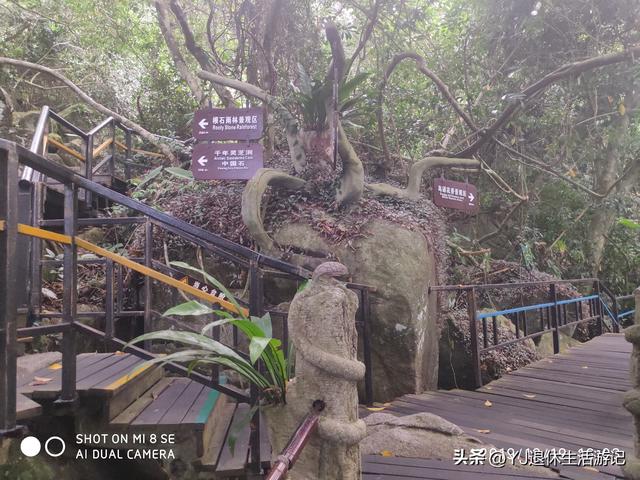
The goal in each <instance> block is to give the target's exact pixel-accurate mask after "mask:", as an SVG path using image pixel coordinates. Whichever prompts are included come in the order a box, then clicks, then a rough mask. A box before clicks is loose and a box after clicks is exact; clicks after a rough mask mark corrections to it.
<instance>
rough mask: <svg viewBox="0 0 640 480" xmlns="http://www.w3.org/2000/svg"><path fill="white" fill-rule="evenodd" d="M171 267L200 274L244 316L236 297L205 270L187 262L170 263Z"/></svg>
mask: <svg viewBox="0 0 640 480" xmlns="http://www.w3.org/2000/svg"><path fill="white" fill-rule="evenodd" d="M169 264H170V265H172V266H174V267H180V268H184V269H186V270H191V271H192V272H198V273H199V274H200V275H202V276H203V277H204V279H205V281H206V282H209V283H211V284H213V285H214V286H215V287H216V288H217V289H218V290H220V291H221V292H222V293H224V295H225V297H227V300H229V301H230V302H231V303H232V304H233V306H234V307H236V310H237V311H238V313H240V315H242V313H241V312H242V307H240V305H239V304H238V302H237V301H236V299H235V297H234V296H233V295H232V294H231V292H229V290H227V287H225V286H224V285H223V284H222V283H220V282H219V281H218V280H217V279H216V278H214V277H212V276H211V275H209V274H208V273H207V272H205V271H204V270H202V269H200V268H197V267H192V266H191V265H189V264H188V263H185V262H177V261H175V262H169ZM242 317H243V318H246V317H245V316H244V315H242Z"/></svg>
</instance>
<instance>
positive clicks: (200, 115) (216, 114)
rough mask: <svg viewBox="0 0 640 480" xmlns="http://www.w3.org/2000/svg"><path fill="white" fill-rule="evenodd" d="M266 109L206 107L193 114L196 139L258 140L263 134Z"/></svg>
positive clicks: (194, 136)
mask: <svg viewBox="0 0 640 480" xmlns="http://www.w3.org/2000/svg"><path fill="white" fill-rule="evenodd" d="M263 116H264V110H263V109H262V108H260V107H252V108H204V109H202V110H198V111H197V112H196V113H195V114H194V116H193V125H192V127H193V138H195V139H196V140H256V139H258V138H260V137H261V136H262V127H263V125H262V124H263Z"/></svg>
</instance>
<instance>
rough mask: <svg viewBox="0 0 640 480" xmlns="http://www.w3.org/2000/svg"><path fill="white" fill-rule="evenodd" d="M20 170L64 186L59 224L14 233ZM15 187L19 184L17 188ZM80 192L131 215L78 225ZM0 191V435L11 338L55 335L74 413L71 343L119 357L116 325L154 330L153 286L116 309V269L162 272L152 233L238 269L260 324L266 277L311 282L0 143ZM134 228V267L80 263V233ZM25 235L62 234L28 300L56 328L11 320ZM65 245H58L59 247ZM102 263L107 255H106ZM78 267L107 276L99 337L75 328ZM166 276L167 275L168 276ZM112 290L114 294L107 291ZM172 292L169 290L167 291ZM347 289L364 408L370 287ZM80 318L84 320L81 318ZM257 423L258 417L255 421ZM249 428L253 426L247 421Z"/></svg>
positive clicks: (212, 381)
mask: <svg viewBox="0 0 640 480" xmlns="http://www.w3.org/2000/svg"><path fill="white" fill-rule="evenodd" d="M19 165H23V166H24V167H25V168H24V170H23V171H25V170H26V169H30V170H31V171H32V172H33V173H37V174H38V175H43V176H46V177H48V178H52V179H55V180H56V181H58V182H60V183H61V184H63V185H64V216H63V218H60V219H54V220H43V219H42V218H41V216H40V217H32V219H33V221H34V225H33V227H36V228H32V227H24V226H23V227H19V225H20V221H19V218H18V214H19V210H20V209H19V208H18V193H19V192H18V182H17V178H18V171H19ZM21 183H22V184H24V183H26V182H25V181H24V180H22V181H21ZM79 189H85V191H86V192H88V193H90V194H92V195H95V196H96V197H102V198H104V199H106V200H108V201H109V202H111V203H113V204H119V205H120V206H122V207H126V209H128V211H129V212H131V213H133V215H131V214H130V216H128V217H123V218H110V219H78V190H79ZM0 191H2V198H1V199H0V222H1V225H2V228H1V229H0V230H2V231H0V272H1V274H2V277H1V278H2V283H0V309H1V310H0V314H1V315H2V317H1V318H0V342H1V346H2V352H1V354H0V430H2V431H6V432H9V431H11V430H13V429H15V428H16V418H15V392H16V385H15V382H16V341H17V339H18V337H35V336H38V335H47V334H52V333H57V334H61V335H62V387H61V396H60V400H59V401H58V403H59V404H67V405H70V406H73V405H74V404H75V400H76V391H75V385H76V380H75V371H76V342H75V335H76V334H77V333H81V334H87V335H90V336H93V337H96V338H98V339H101V340H103V341H104V342H105V344H107V345H110V346H111V347H112V348H117V349H120V350H123V349H125V346H126V345H127V342H126V341H125V340H123V339H120V338H117V337H116V336H115V335H114V332H115V322H116V320H117V318H119V317H121V318H127V317H129V318H130V317H134V316H139V315H142V316H144V331H151V330H152V329H153V323H154V319H155V318H157V317H158V316H159V314H157V312H154V310H153V309H152V296H153V295H152V281H153V280H152V278H151V277H150V276H149V275H144V276H143V278H144V286H143V292H144V295H143V296H142V297H143V302H144V305H143V308H141V309H137V310H132V311H128V310H126V309H124V308H123V301H122V291H123V284H122V270H123V266H124V267H125V268H127V265H130V264H131V263H135V261H136V260H139V261H140V264H139V267H138V271H140V269H141V268H143V267H144V268H147V269H154V270H155V271H160V270H162V268H161V264H160V262H158V261H156V260H154V258H153V239H154V236H155V235H156V233H158V232H164V233H167V232H168V233H170V234H172V235H175V236H177V237H179V238H180V239H181V240H183V241H188V242H189V243H190V244H192V245H193V246H196V247H199V248H201V249H202V250H203V251H204V252H206V253H208V254H212V255H216V256H218V257H220V258H221V259H223V260H225V261H228V262H231V263H233V264H234V265H235V266H237V267H238V268H242V269H245V270H246V271H247V277H248V280H249V282H248V297H249V301H248V302H247V303H246V304H245V305H247V306H248V310H249V312H250V314H251V315H257V316H261V315H262V314H263V313H264V311H265V306H264V288H263V285H264V279H265V277H269V276H272V277H278V278H288V279H290V280H293V281H302V280H306V279H308V278H310V277H311V272H310V271H308V270H306V269H304V268H301V267H298V266H296V265H292V264H289V263H287V262H284V261H282V260H279V259H277V258H273V257H269V256H266V255H262V254H260V253H258V252H255V251H253V250H251V249H249V248H247V247H244V246H242V245H239V244H236V243H234V242H231V241H229V240H227V239H225V238H223V237H220V236H218V235H216V234H214V233H211V232H209V231H206V230H204V229H202V228H200V227H197V226H194V225H191V224H189V223H187V222H184V221H182V220H179V219H176V218H175V217H172V216H170V215H167V214H165V213H162V212H160V211H158V210H155V209H154V208H152V207H149V206H148V205H145V204H143V203H140V202H138V201H136V200H133V199H131V198H129V197H127V196H125V195H122V194H120V193H118V192H115V191H113V190H111V189H109V188H108V187H105V186H103V185H100V184H97V183H95V182H92V181H91V180H90V179H88V178H86V177H84V176H82V175H79V174H77V173H75V172H74V171H72V170H70V169H68V168H66V167H64V166H62V165H58V164H56V163H54V162H52V161H50V160H48V159H46V158H44V157H43V156H41V155H40V154H39V153H35V152H31V151H29V150H27V149H25V148H23V147H21V146H19V145H16V144H14V143H12V142H9V141H6V140H2V139H0ZM101 224H109V225H136V226H138V227H144V239H145V241H144V252H143V255H142V257H141V258H139V259H131V258H129V259H127V262H130V263H126V262H124V261H122V260H121V259H119V258H114V256H113V255H111V256H105V258H97V259H84V260H82V259H79V258H78V247H79V246H82V245H85V246H84V247H83V248H88V246H87V245H91V244H88V242H84V244H83V243H82V242H81V241H80V240H79V239H77V238H76V235H77V233H78V227H79V226H89V225H101ZM19 228H21V229H22V231H24V230H25V229H27V228H31V229H32V230H31V231H33V232H35V231H36V230H37V231H39V232H42V231H46V230H43V229H45V228H54V229H56V228H57V229H60V228H62V230H63V235H60V234H54V233H53V232H52V233H51V235H52V236H55V235H58V237H56V238H59V241H60V242H61V243H62V244H63V245H64V254H63V258H62V260H58V259H48V260H44V261H43V260H42V259H41V257H40V255H37V256H36V257H35V258H36V259H37V263H36V264H32V265H30V268H29V274H30V281H29V289H30V298H31V299H32V300H33V301H34V302H35V303H31V306H30V315H31V317H32V319H36V320H37V319H40V318H43V317H48V318H53V317H57V318H60V319H61V321H60V323H58V324H55V325H36V326H28V327H23V328H17V326H16V315H17V304H16V298H17V296H18V295H17V294H18V290H19V289H18V288H17V282H16V281H15V278H16V276H17V275H18V272H19V271H20V270H24V267H25V265H24V264H21V265H18V264H17V261H16V258H17V257H16V254H15V253H16V252H15V251H16V245H17V244H18V233H19V232H18V229H19ZM62 239H64V241H62ZM32 241H33V242H34V243H33V245H32V246H31V248H32V251H34V252H41V248H42V247H41V245H40V241H41V240H40V239H38V238H36V236H34V237H33V238H32ZM105 255H106V254H105ZM116 257H117V256H116ZM43 264H48V265H59V264H62V273H63V294H62V305H63V308H62V311H61V312H57V313H55V312H53V313H49V312H48V313H46V315H45V314H43V313H40V311H39V305H40V303H39V302H40V300H41V298H40V277H41V268H42V265H43ZM79 264H85V265H87V264H100V265H104V268H105V276H106V290H105V297H106V303H105V311H104V312H93V314H92V315H94V316H96V317H103V318H104V319H105V327H104V331H101V330H99V329H97V328H93V327H90V326H87V325H85V324H83V323H80V322H78V321H77V312H76V304H77V298H76V297H77V287H78V265H79ZM162 267H164V269H165V272H167V273H174V274H175V272H176V271H175V269H171V267H166V266H162ZM171 270H174V271H173V272H172V271H171ZM114 285H115V286H114ZM174 286H175V285H174ZM347 286H348V287H349V288H351V289H353V290H355V291H356V293H357V294H358V295H359V298H360V309H359V312H358V315H357V326H358V327H360V330H361V332H362V333H361V334H362V338H363V343H364V359H365V364H366V365H367V377H366V382H365V391H366V392H367V393H366V394H367V398H366V401H367V402H368V403H370V402H371V393H372V384H371V364H370V362H371V352H370V347H369V336H370V332H369V326H370V325H369V321H368V318H369V308H370V306H369V293H370V291H371V290H372V289H371V288H370V287H367V286H364V285H359V284H353V283H351V284H348V285H347ZM83 315H84V314H83ZM281 317H282V322H283V335H284V337H285V338H284V343H285V344H286V341H287V339H288V333H287V328H286V314H285V315H282V314H281ZM213 335H214V336H215V335H218V338H219V331H214V332H213ZM234 347H238V344H237V335H234ZM149 348H150V345H148V344H147V345H145V348H139V347H135V346H126V351H128V352H130V353H132V354H134V355H137V356H139V357H141V358H145V359H149V358H153V357H154V355H153V354H152V353H151V352H150V351H149ZM167 368H168V369H169V370H172V371H174V372H177V373H179V374H182V375H187V374H189V372H188V370H187V369H186V368H184V367H182V366H181V365H178V364H171V363H170V364H167ZM190 377H191V378H192V379H193V380H195V381H198V382H200V383H202V384H204V385H206V386H208V387H211V388H214V389H216V390H219V391H221V392H223V393H225V394H227V395H230V396H232V397H234V398H236V399H237V400H239V401H245V402H256V401H257V398H258V393H259V392H257V390H255V389H252V391H251V392H246V391H243V390H240V389H238V388H236V387H233V386H231V385H228V384H225V385H221V384H220V383H219V382H218V378H217V376H216V375H214V376H213V377H210V376H207V375H203V374H199V373H197V372H192V373H190ZM256 415H257V413H256ZM254 420H255V419H254ZM252 425H253V429H252V435H251V459H252V462H251V465H252V466H253V467H252V468H254V469H255V470H259V469H260V468H261V467H260V446H259V444H260V442H259V438H260V434H259V421H257V420H256V421H254V422H252Z"/></svg>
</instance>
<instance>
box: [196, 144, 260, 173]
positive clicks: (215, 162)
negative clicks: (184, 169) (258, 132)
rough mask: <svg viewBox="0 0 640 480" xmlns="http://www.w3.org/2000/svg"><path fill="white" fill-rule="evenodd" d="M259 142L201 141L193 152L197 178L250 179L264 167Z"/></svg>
mask: <svg viewBox="0 0 640 480" xmlns="http://www.w3.org/2000/svg"><path fill="white" fill-rule="evenodd" d="M262 160H263V151H262V145H260V144H259V143H199V144H197V145H195V146H194V147H193V153H192V154H191V171H192V172H193V177H194V178H195V179H196V180H249V179H250V178H251V177H253V174H254V173H256V171H257V170H258V169H259V168H262Z"/></svg>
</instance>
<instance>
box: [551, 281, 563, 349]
mask: <svg viewBox="0 0 640 480" xmlns="http://www.w3.org/2000/svg"><path fill="white" fill-rule="evenodd" d="M549 302H550V303H553V306H552V307H551V329H552V335H553V353H560V327H559V325H558V292H557V290H556V284H555V283H552V284H551V285H549Z"/></svg>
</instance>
